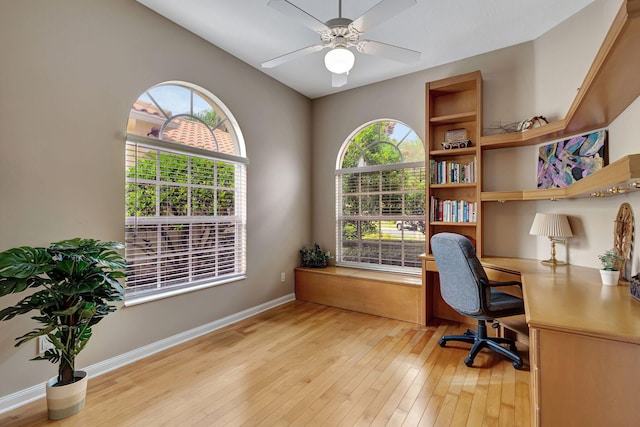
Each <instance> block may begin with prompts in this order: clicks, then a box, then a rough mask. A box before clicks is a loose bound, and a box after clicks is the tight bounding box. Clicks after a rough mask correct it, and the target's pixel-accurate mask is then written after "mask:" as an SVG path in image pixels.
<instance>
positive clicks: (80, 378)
mask: <svg viewBox="0 0 640 427" xmlns="http://www.w3.org/2000/svg"><path fill="white" fill-rule="evenodd" d="M73 374H74V377H75V378H76V381H75V382H73V383H71V384H68V385H63V386H56V385H55V384H56V383H57V382H58V377H57V376H55V377H53V378H51V379H50V380H49V381H47V386H46V390H47V411H48V414H49V419H50V420H61V419H63V418H68V417H70V416H72V415H75V414H77V413H78V412H80V411H81V410H82V408H84V401H85V397H86V395H87V382H88V377H87V373H86V372H85V371H75V372H74V373H73Z"/></svg>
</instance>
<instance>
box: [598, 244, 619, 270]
mask: <svg viewBox="0 0 640 427" xmlns="http://www.w3.org/2000/svg"><path fill="white" fill-rule="evenodd" d="M598 259H599V260H600V263H601V266H600V270H608V271H618V270H619V269H620V264H621V263H622V261H624V257H623V256H622V255H620V253H619V252H618V250H617V249H615V248H612V249H609V250H608V251H606V252H605V253H603V254H602V255H598Z"/></svg>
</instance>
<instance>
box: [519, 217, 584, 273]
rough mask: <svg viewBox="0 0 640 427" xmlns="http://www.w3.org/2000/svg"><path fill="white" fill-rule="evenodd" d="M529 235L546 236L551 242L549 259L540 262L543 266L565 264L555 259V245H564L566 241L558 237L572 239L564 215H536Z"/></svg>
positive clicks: (567, 221)
mask: <svg viewBox="0 0 640 427" xmlns="http://www.w3.org/2000/svg"><path fill="white" fill-rule="evenodd" d="M529 234H531V235H534V236H547V237H548V238H549V241H550V242H551V258H550V259H547V260H544V261H542V263H543V264H544V265H551V266H556V265H565V264H566V262H564V261H558V260H557V259H556V243H565V242H566V240H562V239H558V237H572V236H573V233H572V232H571V227H570V226H569V220H568V219H567V216H566V215H563V214H545V213H536V217H535V218H534V219H533V224H532V225H531V230H529Z"/></svg>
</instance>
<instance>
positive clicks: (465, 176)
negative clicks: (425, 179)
mask: <svg viewBox="0 0 640 427" xmlns="http://www.w3.org/2000/svg"><path fill="white" fill-rule="evenodd" d="M476 171H477V160H476V157H474V158H473V160H472V161H470V162H467V163H460V162H452V161H447V160H443V161H437V160H435V159H431V160H429V182H430V183H431V184H471V183H475V182H476Z"/></svg>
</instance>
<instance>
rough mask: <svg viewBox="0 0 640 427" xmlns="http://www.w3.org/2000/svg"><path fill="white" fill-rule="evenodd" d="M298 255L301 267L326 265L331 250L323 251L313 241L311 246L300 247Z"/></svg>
mask: <svg viewBox="0 0 640 427" xmlns="http://www.w3.org/2000/svg"><path fill="white" fill-rule="evenodd" d="M300 256H301V258H302V266H303V267H326V266H327V261H328V260H329V259H330V258H331V252H329V251H323V250H322V248H321V247H320V245H318V244H317V243H314V244H313V247H309V246H305V247H304V248H302V249H300Z"/></svg>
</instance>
